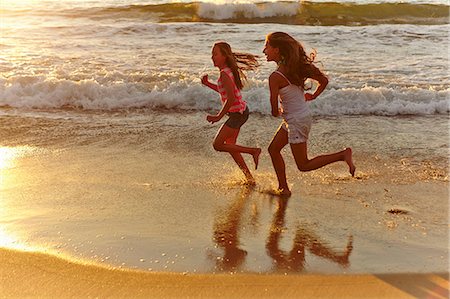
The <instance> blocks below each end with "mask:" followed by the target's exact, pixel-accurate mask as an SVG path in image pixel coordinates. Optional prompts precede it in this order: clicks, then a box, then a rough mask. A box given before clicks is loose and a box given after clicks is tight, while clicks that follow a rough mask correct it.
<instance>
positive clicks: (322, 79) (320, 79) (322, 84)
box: [305, 71, 328, 101]
mask: <svg viewBox="0 0 450 299" xmlns="http://www.w3.org/2000/svg"><path fill="white" fill-rule="evenodd" d="M310 78H311V79H313V80H315V81H317V83H319V85H318V86H317V88H316V90H315V91H314V93H313V94H310V95H309V96H308V97H306V95H307V94H305V99H306V100H307V101H312V100H314V99H315V98H317V97H318V96H319V95H320V94H321V93H322V92H323V91H324V90H325V88H326V87H327V85H328V78H327V77H326V76H325V75H324V74H323V73H322V72H321V71H318V72H316V73H314V74H313V75H312V76H310Z"/></svg>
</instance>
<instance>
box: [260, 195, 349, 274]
mask: <svg viewBox="0 0 450 299" xmlns="http://www.w3.org/2000/svg"><path fill="white" fill-rule="evenodd" d="M288 201H289V200H288V199H284V198H280V199H278V201H277V204H278V207H277V210H276V211H275V214H274V217H273V220H272V225H271V228H270V231H269V237H268V238H267V243H266V249H267V254H268V255H269V256H270V257H271V258H272V259H273V261H274V267H275V271H284V272H285V271H292V272H301V271H303V269H304V267H305V261H306V260H305V251H306V250H309V251H310V252H311V253H312V254H314V255H316V256H319V257H322V258H325V259H328V260H330V261H332V262H335V263H337V264H339V265H341V266H343V267H348V266H349V264H350V262H349V257H350V254H351V252H352V250H353V237H352V236H350V237H349V239H348V242H347V247H346V248H345V250H344V252H342V253H339V252H336V251H334V250H333V249H331V248H329V247H327V246H326V245H325V244H326V243H325V242H323V241H321V240H320V238H319V237H318V236H316V234H315V233H314V232H312V231H310V230H308V229H306V228H303V227H301V226H300V225H299V226H298V227H297V228H296V231H295V237H294V240H293V244H292V249H291V250H290V251H284V250H281V249H280V246H279V243H280V239H281V237H282V234H283V230H284V228H285V214H286V208H287V205H288Z"/></svg>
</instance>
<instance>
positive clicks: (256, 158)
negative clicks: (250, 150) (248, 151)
mask: <svg viewBox="0 0 450 299" xmlns="http://www.w3.org/2000/svg"><path fill="white" fill-rule="evenodd" d="M259 155H261V149H260V148H257V149H256V151H255V153H254V154H253V162H255V170H256V169H258V163H259Z"/></svg>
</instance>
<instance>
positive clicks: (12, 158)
mask: <svg viewBox="0 0 450 299" xmlns="http://www.w3.org/2000/svg"><path fill="white" fill-rule="evenodd" d="M33 150H34V149H33V148H32V147H29V146H20V147H0V247H8V248H13V249H20V250H30V249H29V248H27V247H26V246H24V245H22V244H20V243H19V242H18V240H17V238H16V237H15V236H14V234H12V233H10V232H9V230H8V225H7V223H8V221H7V219H8V218H10V215H11V214H12V213H11V208H10V207H9V206H8V200H7V197H5V196H4V195H3V194H2V193H3V192H2V191H3V190H6V189H7V188H8V186H9V185H10V184H11V183H12V182H13V181H14V180H15V179H14V176H11V175H10V170H11V169H13V168H14V167H15V162H16V160H17V158H19V157H22V156H23V155H25V154H26V153H28V152H30V151H33Z"/></svg>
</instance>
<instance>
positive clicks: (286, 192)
mask: <svg viewBox="0 0 450 299" xmlns="http://www.w3.org/2000/svg"><path fill="white" fill-rule="evenodd" d="M273 195H277V196H280V197H283V198H287V197H291V195H292V194H291V191H290V190H289V189H288V188H278V189H276V190H273Z"/></svg>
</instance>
